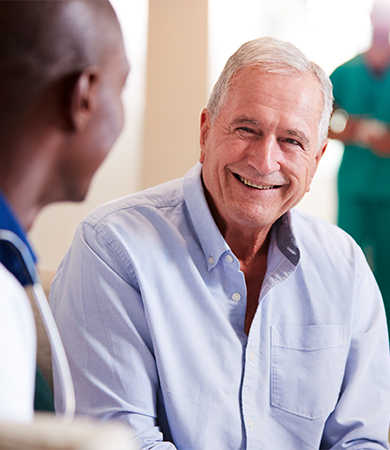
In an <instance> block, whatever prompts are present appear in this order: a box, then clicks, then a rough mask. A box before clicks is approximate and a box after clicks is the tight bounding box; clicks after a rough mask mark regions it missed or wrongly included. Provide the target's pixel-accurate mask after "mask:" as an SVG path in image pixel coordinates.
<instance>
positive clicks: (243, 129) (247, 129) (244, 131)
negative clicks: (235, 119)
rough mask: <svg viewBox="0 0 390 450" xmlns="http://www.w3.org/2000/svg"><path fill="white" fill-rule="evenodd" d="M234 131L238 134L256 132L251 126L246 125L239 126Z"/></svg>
mask: <svg viewBox="0 0 390 450" xmlns="http://www.w3.org/2000/svg"><path fill="white" fill-rule="evenodd" d="M236 131H237V132H238V133H240V134H256V131H255V130H254V129H253V128H248V127H239V128H237V129H236Z"/></svg>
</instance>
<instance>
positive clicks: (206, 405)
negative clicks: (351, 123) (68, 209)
mask: <svg viewBox="0 0 390 450" xmlns="http://www.w3.org/2000/svg"><path fill="white" fill-rule="evenodd" d="M331 110H332V93H331V83H330V81H329V78H328V77H327V76H326V75H325V74H324V73H323V71H322V70H321V69H320V68H319V67H318V66H316V65H315V64H313V63H311V62H309V61H308V60H307V59H306V57H305V56H304V55H303V54H302V53H301V52H300V51H298V50H297V49H296V48H295V47H293V46H292V45H290V44H288V43H284V42H280V41H277V40H274V39H271V38H261V39H258V40H254V41H252V42H248V43H247V44H244V45H243V46H242V47H241V48H240V49H239V50H238V51H237V52H236V53H235V54H234V55H233V56H232V57H231V58H230V59H229V61H228V63H227V65H226V67H225V69H224V71H223V72H222V74H221V77H220V78H219V80H218V82H217V84H216V86H215V87H214V90H213V92H212V94H211V98H210V100H209V103H208V106H207V108H206V109H204V110H203V111H202V115H201V127H200V145H201V156H200V163H201V164H199V165H197V166H196V167H195V168H193V169H192V170H190V171H189V172H188V173H187V174H186V176H185V177H184V179H179V180H175V181H172V182H168V183H166V184H163V185H161V186H158V187H156V188H152V189H149V190H147V191H145V192H141V193H139V194H135V195H131V196H129V197H127V198H123V199H120V200H118V201H116V202H113V203H110V204H107V205H105V206H102V207H101V208H100V209H97V210H96V211H95V212H93V213H92V214H91V215H89V217H87V219H86V220H85V221H84V222H83V223H82V224H81V225H80V227H79V230H78V232H77V234H76V237H75V240H74V243H73V245H72V247H71V249H70V251H69V252H68V254H67V256H66V257H65V259H64V261H63V262H62V264H61V266H60V269H59V272H58V274H57V276H56V280H55V282H54V286H53V289H52V293H53V297H52V307H53V310H54V313H55V316H56V318H57V320H58V322H59V326H60V329H61V330H62V333H63V336H64V339H65V346H66V347H67V351H68V354H69V356H70V360H71V362H70V363H71V370H72V372H73V376H74V381H75V384H76V395H77V410H78V412H79V413H82V414H88V415H90V416H94V417H98V418H101V419H108V418H110V417H117V418H120V419H121V420H123V421H124V422H127V423H129V424H130V425H131V426H132V427H133V429H134V430H135V431H136V433H137V434H138V438H139V439H140V442H141V447H142V448H143V449H156V450H157V449H175V448H176V449H181V450H189V449H191V450H216V449H218V450H219V449H221V450H222V449H223V450H228V449H231V450H238V449H256V450H258V449H267V450H268V449H275V450H276V449H277V450H282V449H283V450H285V449H296V450H298V449H299V450H306V449H307V450H308V449H318V448H321V449H330V448H333V449H340V448H342V447H343V448H344V447H349V448H370V449H378V448H380V449H384V448H387V431H388V425H389V419H390V413H389V411H390V397H389V394H390V370H389V356H388V340H387V329H386V321H385V314H384V308H383V304H382V300H381V296H380V293H379V290H378V287H377V285H376V283H375V280H374V278H373V275H372V273H371V272H370V270H369V268H368V266H367V264H366V261H365V258H364V256H363V254H362V252H361V251H360V249H359V248H358V247H357V245H356V244H355V243H354V242H353V241H352V239H351V238H349V237H348V236H347V235H346V234H345V233H344V232H343V231H341V230H339V229H338V228H337V227H335V226H334V225H331V224H329V223H326V222H324V221H321V220H318V219H315V218H313V217H310V216H309V215H307V214H304V213H301V212H298V211H296V210H294V209H292V208H293V207H294V206H295V205H296V204H297V203H298V202H299V201H300V200H301V198H302V197H303V195H304V194H305V193H306V192H307V191H308V190H309V188H310V183H311V181H312V178H313V176H314V173H315V171H316V169H317V166H318V163H319V161H320V159H321V156H322V155H323V153H324V151H325V148H326V144H327V129H328V122H329V117H330V114H331ZM57 407H58V408H59V409H61V398H60V397H59V396H58V398H57Z"/></svg>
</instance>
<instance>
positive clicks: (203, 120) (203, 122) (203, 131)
mask: <svg viewBox="0 0 390 450" xmlns="http://www.w3.org/2000/svg"><path fill="white" fill-rule="evenodd" d="M209 130H210V115H209V113H208V111H207V108H203V109H202V112H201V114H200V136H199V142H200V158H199V162H200V163H202V164H203V161H204V157H205V152H206V139H207V134H208V132H209Z"/></svg>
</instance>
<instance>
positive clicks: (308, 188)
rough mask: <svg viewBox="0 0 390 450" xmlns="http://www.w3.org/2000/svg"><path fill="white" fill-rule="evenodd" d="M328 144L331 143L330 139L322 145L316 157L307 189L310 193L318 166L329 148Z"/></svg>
mask: <svg viewBox="0 0 390 450" xmlns="http://www.w3.org/2000/svg"><path fill="white" fill-rule="evenodd" d="M328 142H329V139H325V141H324V142H323V143H322V145H321V148H320V149H319V150H318V153H317V155H316V156H315V163H314V167H313V171H312V173H311V174H310V180H309V185H308V187H307V189H306V192H309V191H310V186H311V182H312V181H313V178H314V175H315V174H316V172H317V169H318V164H319V163H320V161H321V158H322V157H323V156H324V153H325V150H326V148H327V146H328Z"/></svg>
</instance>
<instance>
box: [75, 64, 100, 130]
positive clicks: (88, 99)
mask: <svg viewBox="0 0 390 450" xmlns="http://www.w3.org/2000/svg"><path fill="white" fill-rule="evenodd" d="M99 77H100V73H99V69H98V68H97V67H88V68H86V69H85V70H83V72H81V73H80V74H78V75H77V78H76V80H75V82H74V83H73V87H72V92H71V101H70V111H69V113H70V120H71V125H72V128H73V129H74V130H76V131H80V130H82V129H84V128H85V126H86V125H87V123H88V122H89V119H90V117H91V115H92V113H93V111H94V109H95V106H96V97H97V92H98V89H97V87H98V83H99Z"/></svg>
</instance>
